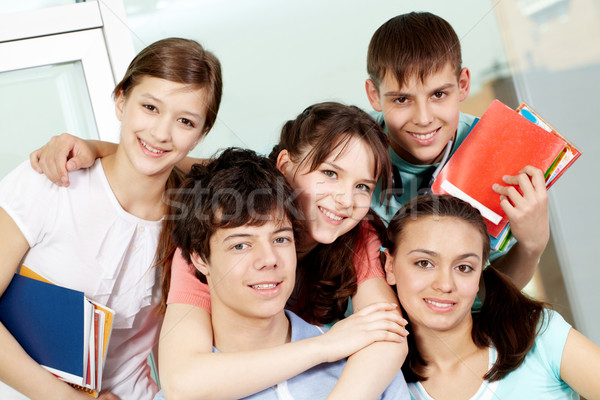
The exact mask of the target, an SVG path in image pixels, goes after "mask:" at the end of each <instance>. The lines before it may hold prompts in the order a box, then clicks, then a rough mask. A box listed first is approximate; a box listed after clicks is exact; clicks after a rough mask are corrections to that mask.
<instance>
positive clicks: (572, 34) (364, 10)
mask: <svg viewBox="0 0 600 400" xmlns="http://www.w3.org/2000/svg"><path fill="white" fill-rule="evenodd" d="M409 11H430V12H433V13H435V14H438V15H440V16H441V17H443V18H445V19H446V20H447V21H449V22H450V23H451V24H452V26H453V27H454V29H455V30H456V32H457V34H458V36H459V37H460V39H461V44H462V52H463V65H464V66H466V67H468V68H469V69H470V70H471V75H472V89H471V94H470V96H469V98H468V99H467V100H466V101H465V102H463V103H462V110H463V111H464V112H467V113H471V114H473V115H476V116H480V115H481V114H482V113H483V112H484V111H485V109H486V108H487V106H488V105H489V104H490V102H491V101H492V99H494V98H498V99H500V100H501V101H503V102H504V103H506V104H507V105H509V106H511V107H513V108H514V107H516V106H518V104H519V103H520V102H526V103H528V104H529V105H530V106H531V107H533V108H534V109H535V110H536V111H537V112H538V113H539V114H540V115H541V116H542V117H543V118H544V119H545V120H546V121H547V122H548V123H549V124H551V125H552V126H553V127H554V128H555V129H556V130H557V131H559V132H560V133H562V134H563V135H564V136H566V137H567V138H568V139H570V140H571V141H572V142H573V143H574V144H575V145H576V146H578V147H579V148H580V149H581V150H582V151H583V156H582V158H580V159H579V160H578V161H577V162H576V163H575V165H574V166H573V167H572V168H571V169H570V170H569V171H568V172H567V173H566V174H565V175H564V177H563V178H562V179H561V180H560V181H559V182H558V183H557V184H556V185H554V186H553V188H552V189H551V190H550V192H549V194H550V213H551V229H552V238H551V242H550V244H549V246H548V248H547V249H546V251H545V253H544V255H543V257H542V260H541V262H540V268H539V272H538V273H537V274H536V277H535V279H534V280H533V281H532V283H531V284H530V285H529V286H528V287H527V288H526V291H527V292H528V293H530V294H532V295H534V296H536V297H538V298H541V299H544V300H547V301H549V302H551V303H552V304H553V305H554V306H555V308H556V309H558V310H559V311H560V312H561V313H563V315H565V317H566V319H567V320H568V321H569V322H571V323H572V324H573V325H574V326H575V327H576V328H577V329H579V330H580V331H582V332H583V333H584V334H585V335H587V336H588V337H590V338H591V339H592V340H593V341H594V342H596V343H597V344H600V318H597V316H598V307H599V306H600V290H599V289H598V285H599V284H600V268H598V266H597V264H598V262H597V259H596V255H595V252H594V243H596V244H597V243H600V234H599V233H598V228H597V227H599V226H600V217H599V214H598V212H597V208H596V201H597V199H598V198H599V197H600V196H599V195H600V189H599V182H598V175H599V174H600V132H599V131H600V129H599V128H598V125H599V124H598V122H597V120H596V117H597V116H598V114H600V100H599V96H598V93H600V25H598V24H597V21H598V20H599V19H600V2H599V1H598V0H460V1H452V2H449V1H446V0H404V1H402V2H399V1H385V0H370V1H369V2H366V1H358V0H356V1H355V0H343V1H342V0H331V1H327V2H323V1H318V0H304V1H302V2H300V1H286V2H281V1H275V0H253V1H244V0H220V1H217V0H101V1H87V2H80V1H65V0H55V1H51V0H29V1H27V2H15V1H13V0H0V135H1V139H2V144H3V146H2V148H0V178H1V177H3V176H4V175H6V174H7V173H8V172H9V171H10V170H11V169H13V168H14V167H15V166H16V165H18V164H19V163H20V162H22V161H24V160H26V159H27V156H28V154H29V153H30V152H31V151H32V150H34V149H35V148H37V147H39V146H41V145H42V144H43V143H45V142H46V141H47V140H48V139H49V138H50V137H51V136H53V135H56V134H59V133H61V132H69V133H72V134H76V135H78V136H81V137H84V138H96V139H97V138H100V139H103V140H109V141H114V142H117V141H118V140H119V126H118V123H117V120H116V118H115V116H114V107H113V102H112V98H111V91H112V89H113V87H114V85H115V83H116V82H117V81H119V80H120V78H121V77H122V75H123V73H124V71H125V69H126V67H127V65H128V64H129V61H130V60H131V58H132V57H133V56H134V55H135V53H137V52H138V51H139V50H141V49H142V48H143V47H145V46H146V45H148V44H150V43H152V42H153V41H156V40H158V39H161V38H165V37H170V36H181V37H187V38H191V39H195V40H197V41H199V42H200V43H202V44H203V45H204V46H205V47H206V48H207V49H208V50H210V51H212V52H213V53H215V54H216V55H217V57H218V58H219V59H220V60H221V63H222V66H223V74H224V94H223V101H222V103H221V108H220V112H219V118H218V121H217V124H216V125H215V127H214V129H213V130H212V131H211V132H210V134H209V135H208V137H207V138H206V139H205V140H204V141H203V142H201V144H200V145H199V146H198V147H197V149H196V150H195V151H194V153H193V155H195V156H200V157H209V156H211V155H212V154H214V153H215V152H216V151H217V150H218V149H220V148H223V147H228V146H241V147H249V148H252V149H254V150H257V151H259V152H262V153H268V152H269V151H270V149H271V147H272V146H273V144H275V142H276V141H277V138H278V135H279V130H280V129H281V127H282V125H283V123H284V122H285V121H286V120H288V119H292V118H295V116H296V115H297V114H299V113H300V112H301V111H302V110H303V109H304V108H306V107H307V106H308V105H310V104H313V103H316V102H320V101H325V100H335V101H340V102H343V103H346V104H355V105H358V106H360V107H362V108H364V109H365V110H369V109H370V106H369V103H368V101H367V97H366V95H365V90H364V82H365V79H366V78H367V73H366V53H367V46H368V43H369V40H370V38H371V35H372V34H373V33H374V32H375V30H376V29H377V28H378V27H379V26H380V25H381V24H383V23H384V22H385V21H387V20H388V19H390V18H392V17H394V16H395V15H398V14H402V13H405V12H409Z"/></svg>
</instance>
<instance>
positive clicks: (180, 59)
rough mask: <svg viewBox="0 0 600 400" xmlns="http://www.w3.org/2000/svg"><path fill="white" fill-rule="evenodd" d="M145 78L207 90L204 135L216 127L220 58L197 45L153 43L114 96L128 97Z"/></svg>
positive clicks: (186, 41)
mask: <svg viewBox="0 0 600 400" xmlns="http://www.w3.org/2000/svg"><path fill="white" fill-rule="evenodd" d="M144 76H151V77H154V78H161V79H166V80H168V81H171V82H177V83H184V84H190V85H196V86H198V87H200V88H202V89H205V90H206V93H207V104H206V122H205V124H204V131H205V133H207V132H208V131H209V130H210V129H211V128H212V127H213V126H214V124H215V121H216V119H217V112H218V111H219V105H220V104H221V96H222V93H223V79H222V77H221V64H220V63H219V60H218V59H217V57H215V56H214V55H213V54H212V53H211V52H209V51H206V50H205V49H204V48H203V47H202V46H201V45H200V44H199V43H198V42H196V41H194V40H189V39H182V38H168V39H162V40H159V41H157V42H154V43H152V44H151V45H149V46H148V47H146V48H145V49H143V50H142V51H140V52H139V53H138V55H137V56H135V58H134V59H133V61H131V63H130V64H129V67H128V68H127V71H126V72H125V76H124V77H123V79H122V80H121V82H119V83H118V84H117V86H116V87H115V90H114V91H113V95H114V96H116V95H117V94H119V93H120V92H123V95H124V96H125V97H127V95H128V94H129V92H130V91H131V90H132V89H133V88H134V87H135V86H136V85H137V84H139V82H140V80H141V79H142V78H143V77H144Z"/></svg>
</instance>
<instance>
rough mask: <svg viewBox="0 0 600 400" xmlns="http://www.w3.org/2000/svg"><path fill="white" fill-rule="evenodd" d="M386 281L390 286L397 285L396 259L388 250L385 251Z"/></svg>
mask: <svg viewBox="0 0 600 400" xmlns="http://www.w3.org/2000/svg"><path fill="white" fill-rule="evenodd" d="M385 280H386V281H387V283H388V284H389V285H395V284H396V275H394V257H393V256H392V254H391V253H390V251H389V250H388V249H385Z"/></svg>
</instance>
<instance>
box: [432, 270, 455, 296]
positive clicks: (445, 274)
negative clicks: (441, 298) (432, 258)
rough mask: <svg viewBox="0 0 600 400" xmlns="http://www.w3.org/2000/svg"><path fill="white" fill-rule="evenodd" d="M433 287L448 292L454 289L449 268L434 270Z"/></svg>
mask: <svg viewBox="0 0 600 400" xmlns="http://www.w3.org/2000/svg"><path fill="white" fill-rule="evenodd" d="M433 288H434V289H435V290H437V291H440V292H443V293H450V292H452V291H453V290H454V277H453V276H452V270H451V268H439V269H438V270H437V271H436V275H435V280H434V282H433Z"/></svg>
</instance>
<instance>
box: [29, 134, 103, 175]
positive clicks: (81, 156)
mask: <svg viewBox="0 0 600 400" xmlns="http://www.w3.org/2000/svg"><path fill="white" fill-rule="evenodd" d="M97 157H98V154H97V150H96V147H95V146H93V145H92V144H91V143H88V142H86V141H85V140H83V139H81V138H78V137H77V136H73V135H70V134H68V133H63V134H62V135H59V136H53V137H52V139H50V141H49V142H48V143H46V144H45V145H44V146H43V147H41V148H39V149H37V150H36V151H34V152H33V153H31V154H30V155H29V162H30V163H31V167H32V168H33V169H35V170H36V171H37V172H39V173H40V174H42V173H43V174H45V175H46V176H47V177H48V179H50V180H51V181H52V182H54V183H55V184H57V185H58V186H65V187H67V186H69V176H68V173H69V172H71V171H75V170H78V169H80V168H88V167H91V166H92V164H93V163H94V160H95V159H96V158H97Z"/></svg>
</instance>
